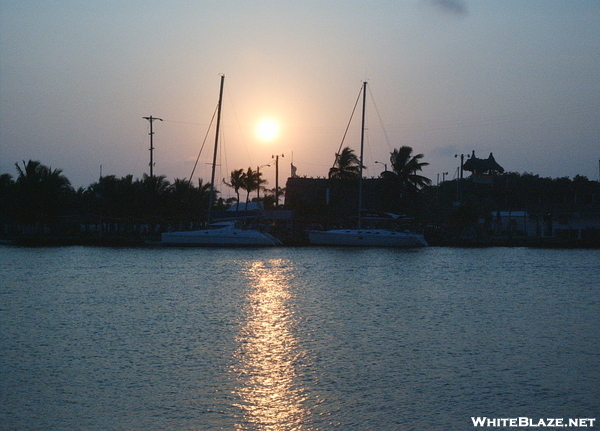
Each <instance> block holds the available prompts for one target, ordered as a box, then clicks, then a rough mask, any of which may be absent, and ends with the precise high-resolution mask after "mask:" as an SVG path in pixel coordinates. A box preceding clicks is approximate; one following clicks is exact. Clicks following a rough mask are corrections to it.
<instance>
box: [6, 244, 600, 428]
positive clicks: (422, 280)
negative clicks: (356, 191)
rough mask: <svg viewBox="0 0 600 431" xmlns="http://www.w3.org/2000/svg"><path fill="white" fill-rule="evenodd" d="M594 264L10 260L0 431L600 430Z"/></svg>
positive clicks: (455, 252) (382, 256)
mask: <svg viewBox="0 0 600 431" xmlns="http://www.w3.org/2000/svg"><path fill="white" fill-rule="evenodd" d="M599 263H600V250H536V249H526V248H489V249H459V248H433V247H432V248H427V249H420V250H410V251H407V250H378V249H349V250H347V249H326V248H309V247H307V248H276V249H257V250H253V249H250V250H249V249H236V250H225V249H223V250H221V249H210V250H204V249H110V248H84V247H66V248H17V247H0V429H1V430H213V429H214V430H425V429H427V430H469V429H474V428H473V424H472V422H471V417H473V416H487V417H498V418H502V417H521V416H526V417H529V418H534V419H536V420H537V419H538V418H598V420H600V323H599V317H600V300H599V293H600V292H599V290H600V267H599ZM596 427H598V424H596Z"/></svg>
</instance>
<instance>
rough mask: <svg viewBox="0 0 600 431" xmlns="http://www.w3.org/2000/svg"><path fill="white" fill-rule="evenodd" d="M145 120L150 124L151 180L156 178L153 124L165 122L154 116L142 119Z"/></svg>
mask: <svg viewBox="0 0 600 431" xmlns="http://www.w3.org/2000/svg"><path fill="white" fill-rule="evenodd" d="M142 118H143V119H144V120H148V121H149V122H150V133H149V135H150V178H152V177H153V176H154V172H153V168H154V160H153V156H154V154H153V153H154V142H153V139H152V137H153V135H154V131H153V130H152V123H153V122H154V121H156V120H158V121H163V119H162V118H157V117H153V116H152V115H150V116H149V117H142Z"/></svg>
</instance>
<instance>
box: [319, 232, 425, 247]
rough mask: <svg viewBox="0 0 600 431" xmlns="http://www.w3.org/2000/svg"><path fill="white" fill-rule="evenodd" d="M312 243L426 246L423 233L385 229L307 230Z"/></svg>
mask: <svg viewBox="0 0 600 431" xmlns="http://www.w3.org/2000/svg"><path fill="white" fill-rule="evenodd" d="M308 239H309V241H310V243H311V244H312V245H333V246H354V247H427V246H428V244H427V241H425V238H424V237H423V235H419V234H415V233H407V232H394V231H390V230H387V229H334V230H325V231H320V230H311V231H308Z"/></svg>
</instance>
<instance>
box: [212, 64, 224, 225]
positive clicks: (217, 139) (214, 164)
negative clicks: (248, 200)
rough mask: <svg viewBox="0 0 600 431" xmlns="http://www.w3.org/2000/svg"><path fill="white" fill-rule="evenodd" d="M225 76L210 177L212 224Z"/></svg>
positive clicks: (222, 78) (221, 90)
mask: <svg viewBox="0 0 600 431" xmlns="http://www.w3.org/2000/svg"><path fill="white" fill-rule="evenodd" d="M224 82H225V75H221V88H220V89H219V104H218V105H217V127H216V131H215V150H214V153H213V162H212V173H211V175H210V195H209V198H208V223H210V213H211V210H212V207H213V205H214V204H215V193H214V191H215V169H216V167H217V149H218V148H219V128H220V126H221V105H222V102H223V83H224Z"/></svg>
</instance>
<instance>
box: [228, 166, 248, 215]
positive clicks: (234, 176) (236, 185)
mask: <svg viewBox="0 0 600 431" xmlns="http://www.w3.org/2000/svg"><path fill="white" fill-rule="evenodd" d="M245 181H246V174H245V173H244V170H243V169H236V170H235V171H231V176H230V177H229V182H227V181H225V179H223V182H224V183H225V184H226V185H228V186H229V187H232V188H233V190H235V194H236V195H237V207H236V209H239V205H240V189H243V188H244V186H245Z"/></svg>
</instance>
